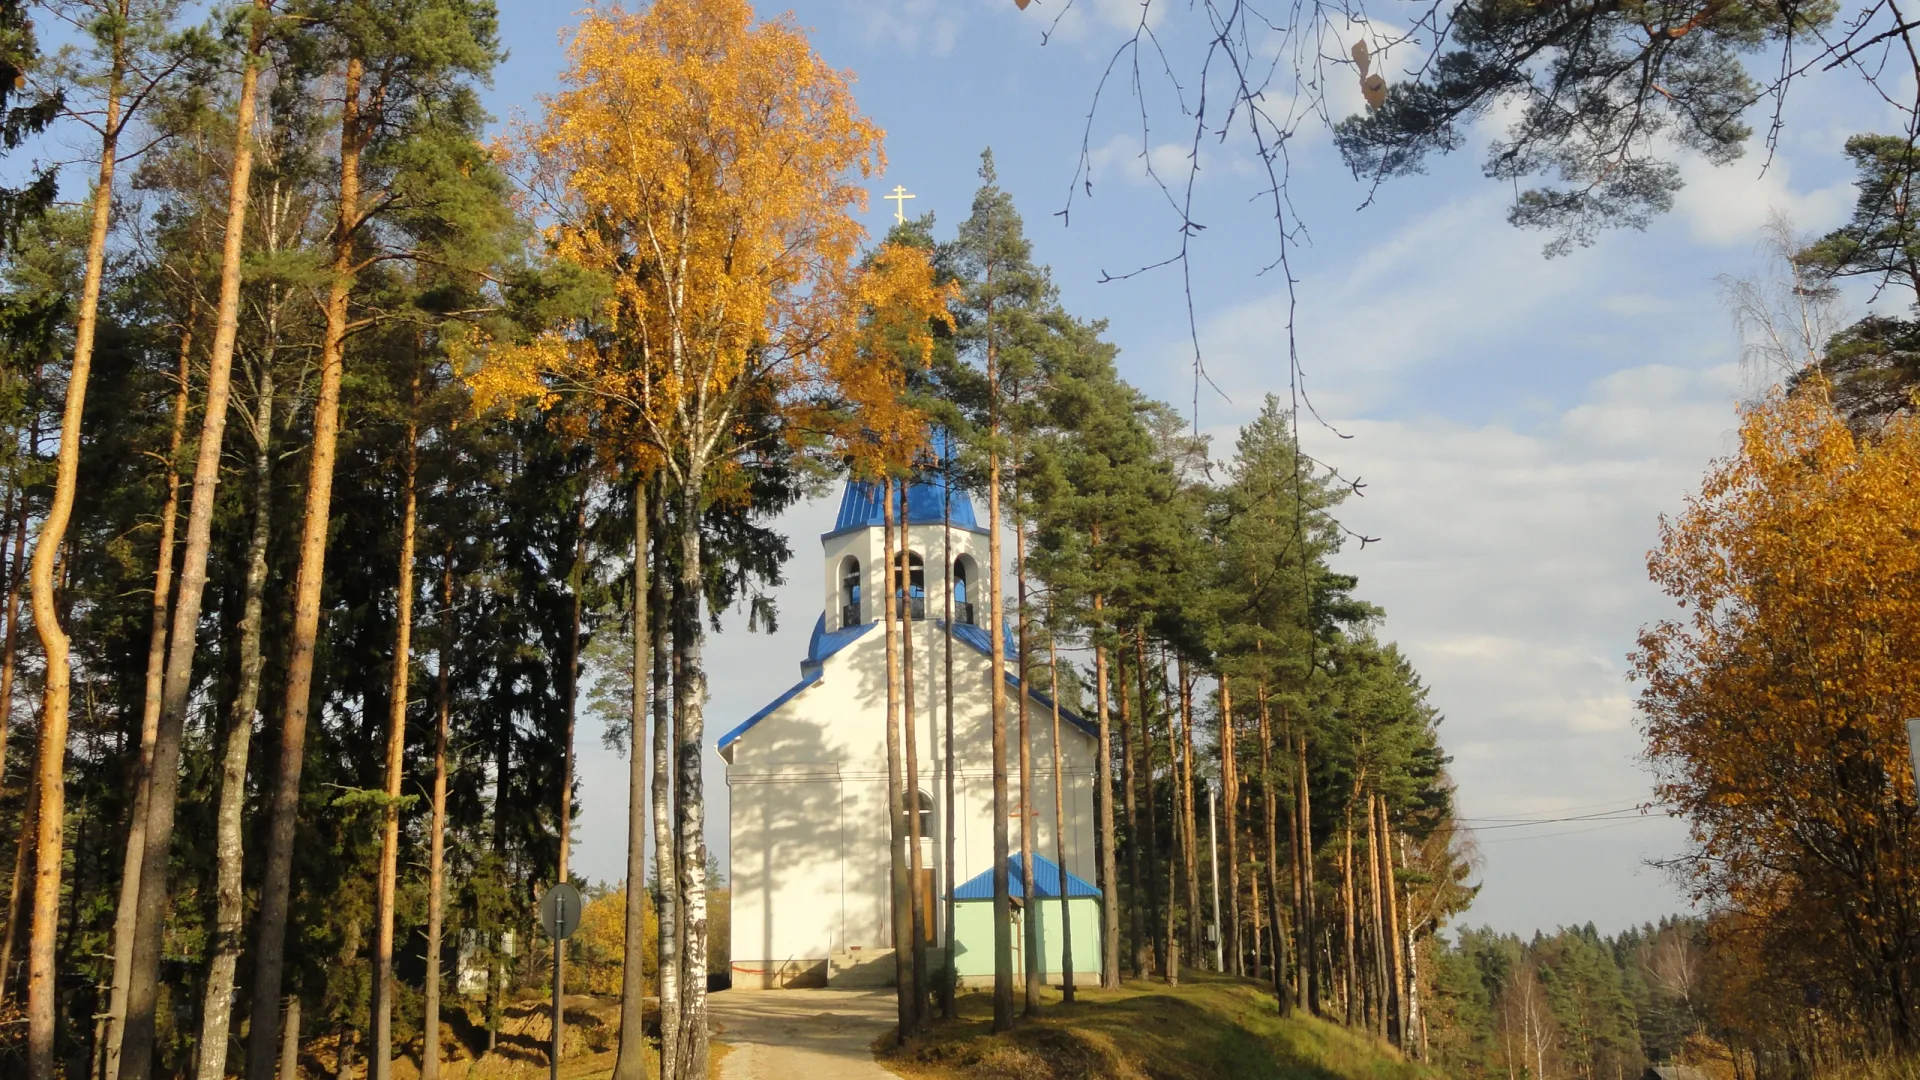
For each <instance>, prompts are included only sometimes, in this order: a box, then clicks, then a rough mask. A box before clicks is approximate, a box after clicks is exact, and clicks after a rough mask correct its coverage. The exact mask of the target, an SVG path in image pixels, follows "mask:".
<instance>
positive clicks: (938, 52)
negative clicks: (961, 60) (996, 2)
mask: <svg viewBox="0 0 1920 1080" xmlns="http://www.w3.org/2000/svg"><path fill="white" fill-rule="evenodd" d="M848 16H849V18H851V19H853V20H854V21H856V22H857V23H859V24H860V25H861V26H862V28H863V32H864V33H863V36H864V37H865V39H866V42H867V44H869V45H887V46H890V47H893V48H897V49H899V50H900V51H902V52H909V53H912V52H927V53H931V54H932V55H934V56H945V55H947V54H948V53H950V52H952V51H953V46H954V43H955V42H956V41H957V40H959V37H960V28H961V23H962V21H963V19H964V17H965V12H964V10H963V9H962V7H961V6H960V5H956V4H953V3H950V2H945V0H888V2H884V3H875V4H861V5H859V6H858V7H857V8H856V7H849V8H848Z"/></svg>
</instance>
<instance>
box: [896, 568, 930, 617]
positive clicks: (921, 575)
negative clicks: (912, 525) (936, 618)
mask: <svg viewBox="0 0 1920 1080" xmlns="http://www.w3.org/2000/svg"><path fill="white" fill-rule="evenodd" d="M893 602H894V603H896V604H905V605H908V607H909V609H910V610H911V611H912V612H913V616H912V617H913V618H914V619H915V620H916V621H917V620H920V619H924V618H926V617H927V567H926V564H925V563H924V562H923V561H922V560H921V558H920V553H919V552H917V551H910V552H908V553H907V560H906V573H905V574H902V573H901V571H900V556H899V555H895V556H894V557H893Z"/></svg>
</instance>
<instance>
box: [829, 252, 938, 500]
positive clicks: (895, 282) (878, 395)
mask: <svg viewBox="0 0 1920 1080" xmlns="http://www.w3.org/2000/svg"><path fill="white" fill-rule="evenodd" d="M958 296H959V288H958V286H957V285H954V284H952V283H949V284H947V285H945V286H940V285H935V284H934V280H933V260H932V258H931V257H930V255H929V254H928V252H927V251H926V250H924V249H922V248H917V247H914V246H912V245H909V244H898V243H888V244H883V245H881V247H880V250H879V251H877V252H875V253H874V256H873V258H872V259H871V260H869V261H868V263H867V265H866V266H865V267H864V268H863V269H862V270H861V272H860V274H859V275H858V277H857V279H856V281H855V288H854V303H855V308H856V310H857V311H858V312H859V319H860V325H859V329H858V331H857V332H856V333H854V334H853V335H851V336H850V337H847V338H844V339H843V342H842V345H841V346H840V347H836V348H834V349H832V350H831V351H830V352H829V354H828V360H827V364H826V377H827V379H828V381H829V382H830V383H831V385H832V391H833V393H834V396H835V399H836V404H837V405H838V406H839V408H838V410H837V414H836V415H835V416H834V417H833V418H832V419H831V420H829V421H825V422H823V423H822V424H821V425H820V426H826V427H829V428H830V429H831V430H832V431H833V434H834V439H835V442H837V443H838V444H839V445H840V446H841V447H842V449H843V450H844V451H845V452H846V454H847V456H848V458H849V460H850V462H851V464H852V467H853V472H854V474H855V475H857V476H861V477H866V478H877V477H879V476H882V475H886V474H887V473H889V472H895V471H899V470H901V469H904V468H906V467H908V466H909V465H911V464H912V462H913V460H914V457H915V456H916V455H917V454H918V453H919V452H920V451H921V450H922V449H924V448H925V447H926V444H927V434H928V432H927V417H926V414H925V413H924V412H923V411H922V410H920V409H917V408H915V407H914V406H913V405H912V404H911V403H910V402H909V401H908V399H907V371H908V369H909V367H914V368H920V367H925V366H926V364H927V360H928V359H929V358H930V357H931V356H932V355H933V329H934V324H936V323H939V324H943V325H945V326H947V327H948V328H949V329H951V328H952V326H953V315H952V314H951V313H950V312H949V310H948V306H949V305H950V304H951V303H952V302H953V301H954V300H955V299H956V298H957V297H958Z"/></svg>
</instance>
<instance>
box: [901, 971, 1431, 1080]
mask: <svg viewBox="0 0 1920 1080" xmlns="http://www.w3.org/2000/svg"><path fill="white" fill-rule="evenodd" d="M1182 978H1183V980H1184V981H1183V984H1182V985H1181V986H1179V987H1177V988H1170V987H1167V986H1165V985H1162V984H1158V983H1150V982H1137V983H1136V982H1130V983H1128V984H1127V985H1126V986H1125V987H1124V988H1123V989H1121V990H1118V991H1113V992H1104V991H1088V990H1082V991H1080V992H1079V999H1080V1000H1079V1001H1077V1002H1076V1003H1074V1004H1073V1005H1066V1004H1064V1003H1062V1002H1061V1001H1060V1000H1059V995H1058V994H1057V993H1052V992H1050V993H1049V994H1048V995H1047V999H1046V1000H1047V1004H1046V1006H1045V1008H1044V1010H1043V1012H1042V1014H1041V1016H1040V1017H1039V1018H1038V1019H1036V1020H1032V1021H1021V1022H1019V1023H1018V1024H1017V1025H1016V1026H1015V1027H1014V1029H1013V1030H1012V1031H1010V1032H1007V1033H1005V1034H1002V1035H994V1034H992V1033H991V1032H990V1030H989V1029H990V1026H991V1024H990V1021H991V1019H992V1012H993V1001H992V998H991V996H990V995H988V994H986V993H970V994H966V995H963V996H962V997H961V999H960V1018H959V1019H957V1020H955V1021H953V1022H951V1023H942V1024H937V1025H936V1026H935V1027H934V1028H933V1029H932V1030H930V1031H928V1032H926V1033H925V1034H923V1035H920V1036H918V1037H916V1038H915V1039H913V1040H912V1041H911V1042H909V1043H908V1044H907V1046H906V1047H904V1048H902V1049H898V1050H896V1049H894V1048H892V1047H891V1046H887V1045H883V1044H885V1043H888V1042H890V1041H891V1040H890V1038H889V1039H883V1040H882V1041H881V1043H877V1044H876V1052H877V1053H879V1055H880V1057H881V1062H882V1064H884V1065H885V1066H886V1067H887V1068H889V1069H892V1070H893V1071H895V1072H897V1073H899V1074H900V1075H902V1076H906V1077H910V1078H914V1080H1214V1078H1216V1077H1234V1078H1236V1080H1239V1078H1245V1080H1438V1078H1439V1077H1440V1075H1441V1074H1440V1073H1438V1072H1435V1071H1433V1070H1431V1069H1428V1068H1426V1067H1425V1066H1421V1065H1418V1064H1414V1063H1412V1062H1408V1061H1406V1060H1404V1059H1402V1058H1401V1057H1400V1055H1399V1054H1398V1053H1397V1052H1396V1051H1394V1050H1393V1049H1392V1048H1391V1047H1388V1046H1386V1045H1384V1044H1383V1043H1381V1042H1379V1041H1377V1040H1375V1039H1374V1038H1372V1037H1371V1036H1368V1035H1363V1034H1358V1033H1355V1032H1351V1031H1348V1030H1347V1029H1345V1028H1342V1027H1340V1026H1338V1025H1335V1024H1330V1023H1327V1022H1325V1021H1322V1020H1317V1019H1312V1018H1308V1017H1301V1016H1295V1017H1289V1018H1284V1019H1283V1018H1281V1017H1280V1016H1279V1015H1278V1014H1277V1012H1276V1010H1275V1008H1274V1003H1273V998H1272V997H1271V996H1270V995H1268V994H1266V993H1264V992H1263V991H1262V990H1261V989H1260V988H1259V987H1257V986H1255V985H1254V984H1252V983H1250V982H1248V981H1246V980H1241V979H1229V978H1222V977H1214V976H1208V975H1205V974H1202V973H1199V972H1194V973H1191V974H1188V975H1184V976H1183V977H1182Z"/></svg>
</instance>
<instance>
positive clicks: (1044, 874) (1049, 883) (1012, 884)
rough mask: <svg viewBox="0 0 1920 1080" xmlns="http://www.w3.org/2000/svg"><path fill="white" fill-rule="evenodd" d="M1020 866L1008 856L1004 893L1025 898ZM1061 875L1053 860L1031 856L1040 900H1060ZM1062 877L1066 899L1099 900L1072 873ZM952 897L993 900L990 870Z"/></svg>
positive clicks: (1096, 891)
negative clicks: (1093, 898) (1064, 878)
mask: <svg viewBox="0 0 1920 1080" xmlns="http://www.w3.org/2000/svg"><path fill="white" fill-rule="evenodd" d="M1020 867H1021V862H1020V856H1019V854H1018V853H1015V854H1013V855H1010V856H1008V857H1007V893H1008V895H1010V896H1018V897H1021V898H1022V899H1024V898H1025V897H1024V895H1023V893H1022V887H1023V885H1024V882H1023V881H1022V879H1023V878H1024V877H1025V876H1026V875H1025V872H1024V871H1022V870H1021V869H1020ZM1062 876H1063V875H1062V874H1061V873H1060V867H1058V866H1056V865H1055V864H1054V862H1053V860H1051V859H1049V858H1047V857H1046V856H1044V855H1035V856H1034V857H1033V891H1034V892H1036V893H1038V894H1039V899H1042V900H1058V899H1060V878H1061V877H1062ZM1064 876H1065V877H1066V879H1067V896H1068V898H1072V897H1076V896H1091V897H1095V898H1098V897H1099V895H1100V890H1099V889H1096V888H1094V887H1093V886H1091V885H1089V884H1087V883H1086V882H1085V881H1082V880H1080V879H1079V878H1077V877H1074V876H1073V875H1072V874H1066V875H1064ZM953 898H954V899H955V900H991V899H993V871H992V870H987V871H985V872H983V873H980V874H977V875H975V876H974V877H973V878H972V879H971V880H969V881H967V882H966V883H965V884H962V885H961V886H960V887H959V888H957V889H955V890H953Z"/></svg>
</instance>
